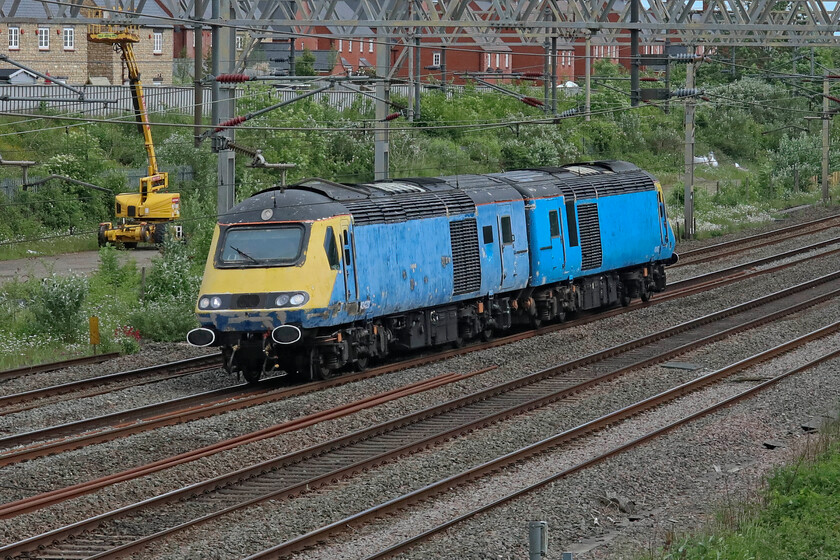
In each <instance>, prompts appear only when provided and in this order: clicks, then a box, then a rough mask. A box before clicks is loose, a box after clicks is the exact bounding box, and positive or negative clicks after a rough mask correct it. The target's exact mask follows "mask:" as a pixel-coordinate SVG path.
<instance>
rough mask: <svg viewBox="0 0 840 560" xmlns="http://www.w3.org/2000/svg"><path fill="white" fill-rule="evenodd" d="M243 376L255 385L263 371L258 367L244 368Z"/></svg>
mask: <svg viewBox="0 0 840 560" xmlns="http://www.w3.org/2000/svg"><path fill="white" fill-rule="evenodd" d="M242 377H244V378H245V381H247V382H248V383H250V384H251V385H253V384H254V383H256V382H258V381H259V380H260V377H262V372H261V371H260V370H258V369H251V368H246V369H244V370H242Z"/></svg>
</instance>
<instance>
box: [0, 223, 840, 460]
mask: <svg viewBox="0 0 840 560" xmlns="http://www.w3.org/2000/svg"><path fill="white" fill-rule="evenodd" d="M836 243H840V238H836V239H831V240H828V241H823V242H819V243H816V244H811V245H807V246H804V247H801V248H798V249H795V250H792V251H787V252H785V253H782V254H780V255H777V256H773V257H766V258H762V259H758V260H754V261H750V262H747V263H742V264H739V265H735V266H732V267H728V268H726V269H723V270H720V271H716V272H712V273H708V274H704V275H700V276H696V277H692V278H689V279H686V280H683V281H680V282H675V283H674V284H672V285H671V286H670V289H669V291H668V292H665V293H664V294H661V295H660V296H658V297H657V298H655V299H654V300H653V301H651V302H648V303H642V302H636V303H634V304H632V305H631V306H630V307H629V308H628V309H625V308H616V309H612V310H608V311H601V312H598V313H595V314H589V315H583V316H582V317H580V318H577V319H574V320H571V321H567V322H565V323H560V324H554V325H548V326H546V327H542V328H540V329H537V330H535V331H525V332H521V333H516V334H513V335H508V336H505V337H501V338H498V339H496V340H493V341H490V342H485V343H478V344H474V345H470V346H468V347H466V348H462V349H455V350H450V351H446V352H442V353H438V354H434V355H430V356H421V357H416V358H411V359H408V360H403V361H400V362H396V363H392V364H388V365H384V366H381V367H377V368H372V369H370V370H368V371H366V372H363V373H357V374H351V375H344V376H341V377H339V378H337V379H333V380H330V381H327V382H319V383H307V384H305V385H302V386H297V387H292V388H284V387H279V385H280V384H282V383H283V380H282V378H280V379H277V378H275V379H268V380H265V381H264V382H263V384H261V385H260V386H258V387H251V386H246V385H242V386H235V387H227V388H223V389H218V390H216V391H210V392H207V393H202V394H199V395H192V396H188V397H182V398H178V399H173V400H171V401H167V402H162V403H155V404H152V405H147V406H143V407H139V408H136V409H131V410H127V411H121V412H116V413H112V414H108V415H103V416H99V417H96V418H89V419H84V420H79V421H76V422H70V423H66V424H62V425H59V426H52V427H48V428H43V429H40V430H33V431H30V432H26V433H20V434H14V435H10V436H7V437H3V438H0V450H2V451H0V466H5V465H9V464H13V463H17V462H20V461H25V460H31V459H34V458H38V457H43V456H45V455H50V454H56V453H61V452H64V451H68V450H72V449H78V448H80V447H84V446H86V445H92V444H96V443H102V442H105V441H110V440H113V439H116V438H119V437H127V436H129V435H133V434H138V433H142V432H145V431H149V430H152V429H156V428H160V427H163V426H169V425H173V424H178V423H182V422H188V421H192V420H196V419H200V418H207V417H210V416H213V415H216V414H221V413H224V412H229V411H232V410H239V409H242V408H246V407H250V406H256V405H259V404H263V403H267V402H275V401H278V400H282V399H285V398H289V397H293V396H296V395H301V394H305V393H308V392H311V391H316V390H323V389H326V388H329V387H333V386H337V385H343V384H346V383H352V382H355V381H359V380H362V379H368V378H371V377H375V376H378V375H383V374H387V373H392V372H394V371H398V370H401V369H407V368H411V367H417V366H420V365H425V364H427V363H431V362H434V361H438V360H443V359H448V358H451V357H454V356H457V355H460V354H464V353H467V352H475V351H480V350H483V349H487V348H491V347H496V346H500V345H504V344H510V343H512V342H516V341H519V340H524V339H526V338H530V337H532V336H539V335H543V334H547V333H550V332H555V331H557V330H560V329H564V328H570V327H573V326H577V325H581V324H586V323H589V322H592V321H596V320H600V319H602V318H605V317H610V316H613V315H617V314H620V313H625V312H627V311H628V310H633V309H636V308H638V307H639V306H646V305H654V304H658V303H662V302H664V301H668V300H670V299H675V298H680V297H686V296H687V295H691V294H694V293H698V292H702V291H705V290H711V289H715V288H718V287H721V286H724V285H727V284H729V283H732V282H736V281H743V280H746V279H749V278H752V277H755V276H759V275H763V274H771V273H774V272H778V271H780V270H784V269H785V268H789V267H791V266H796V265H801V264H802V263H803V262H807V261H808V260H812V259H816V258H823V257H825V256H827V255H832V254H836V253H837V252H840V250H835V251H829V252H828V253H821V254H816V255H810V256H808V257H805V258H804V259H802V260H799V261H795V262H790V263H786V264H782V265H777V266H774V267H770V268H766V269H758V267H760V266H764V265H767V264H770V263H772V262H773V261H775V260H779V259H786V258H791V257H796V256H799V255H801V254H803V253H809V252H812V251H815V250H818V249H822V248H825V247H828V246H831V245H833V244H836ZM217 360H218V358H217ZM210 364H211V367H218V365H219V364H218V363H215V364H214V362H213V360H210ZM145 369H152V368H145ZM138 371H141V372H142V371H144V370H138ZM198 371H202V370H201V369H199V370H198ZM190 372H193V371H190ZM132 373H133V372H123V373H119V374H114V375H116V376H124V375H130V374H132ZM178 375H181V374H178ZM176 376H177V375H176ZM106 377H110V376H106ZM95 379H98V378H95ZM59 387H62V386H59ZM266 389H268V390H266ZM26 394H27V393H23V394H22V395H26ZM12 397H15V395H12ZM2 404H3V398H2V397H0V407H2ZM3 413H4V412H2V409H0V415H2V414H3ZM6 413H8V412H6ZM20 446H26V447H23V448H20Z"/></svg>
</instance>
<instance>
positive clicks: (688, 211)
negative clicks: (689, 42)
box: [684, 47, 695, 239]
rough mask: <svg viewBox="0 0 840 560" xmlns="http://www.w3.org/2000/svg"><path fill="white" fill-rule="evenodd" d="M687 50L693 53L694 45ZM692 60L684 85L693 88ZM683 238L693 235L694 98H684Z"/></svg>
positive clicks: (688, 66)
mask: <svg viewBox="0 0 840 560" xmlns="http://www.w3.org/2000/svg"><path fill="white" fill-rule="evenodd" d="M688 52H689V53H690V54H694V47H689V50H688ZM694 64H695V63H694V62H689V63H688V65H687V66H686V70H685V87H686V88H688V89H692V88H694ZM684 195H685V204H684V208H685V238H686V239H692V238H693V237H694V99H693V98H691V97H686V99H685V191H684Z"/></svg>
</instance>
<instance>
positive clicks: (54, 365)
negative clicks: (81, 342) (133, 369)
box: [0, 352, 120, 381]
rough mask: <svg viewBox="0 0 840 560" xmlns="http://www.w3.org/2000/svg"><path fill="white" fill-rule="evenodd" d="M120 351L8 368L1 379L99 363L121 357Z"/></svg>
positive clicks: (1, 372) (0, 375)
mask: <svg viewBox="0 0 840 560" xmlns="http://www.w3.org/2000/svg"><path fill="white" fill-rule="evenodd" d="M119 357H120V353H119V352H108V353H107V354H97V355H94V356H81V357H79V358H70V359H69V360H62V361H59V362H50V363H47V364H36V365H32V366H22V367H19V368H14V369H7V370H4V371H0V381H5V380H7V379H15V378H17V377H23V376H25V375H34V374H36V373H46V372H50V371H56V370H59V369H65V368H70V367H74V366H83V365H88V364H99V363H101V362H106V361H108V360H113V359H114V358H119Z"/></svg>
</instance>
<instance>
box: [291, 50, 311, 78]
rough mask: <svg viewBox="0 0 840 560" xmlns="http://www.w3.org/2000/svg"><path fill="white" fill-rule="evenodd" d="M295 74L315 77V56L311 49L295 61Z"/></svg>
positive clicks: (304, 51)
mask: <svg viewBox="0 0 840 560" xmlns="http://www.w3.org/2000/svg"><path fill="white" fill-rule="evenodd" d="M295 74H297V75H298V76H314V75H315V55H314V54H312V51H310V50H309V49H303V54H301V55H300V56H299V57H298V58H296V59H295Z"/></svg>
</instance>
